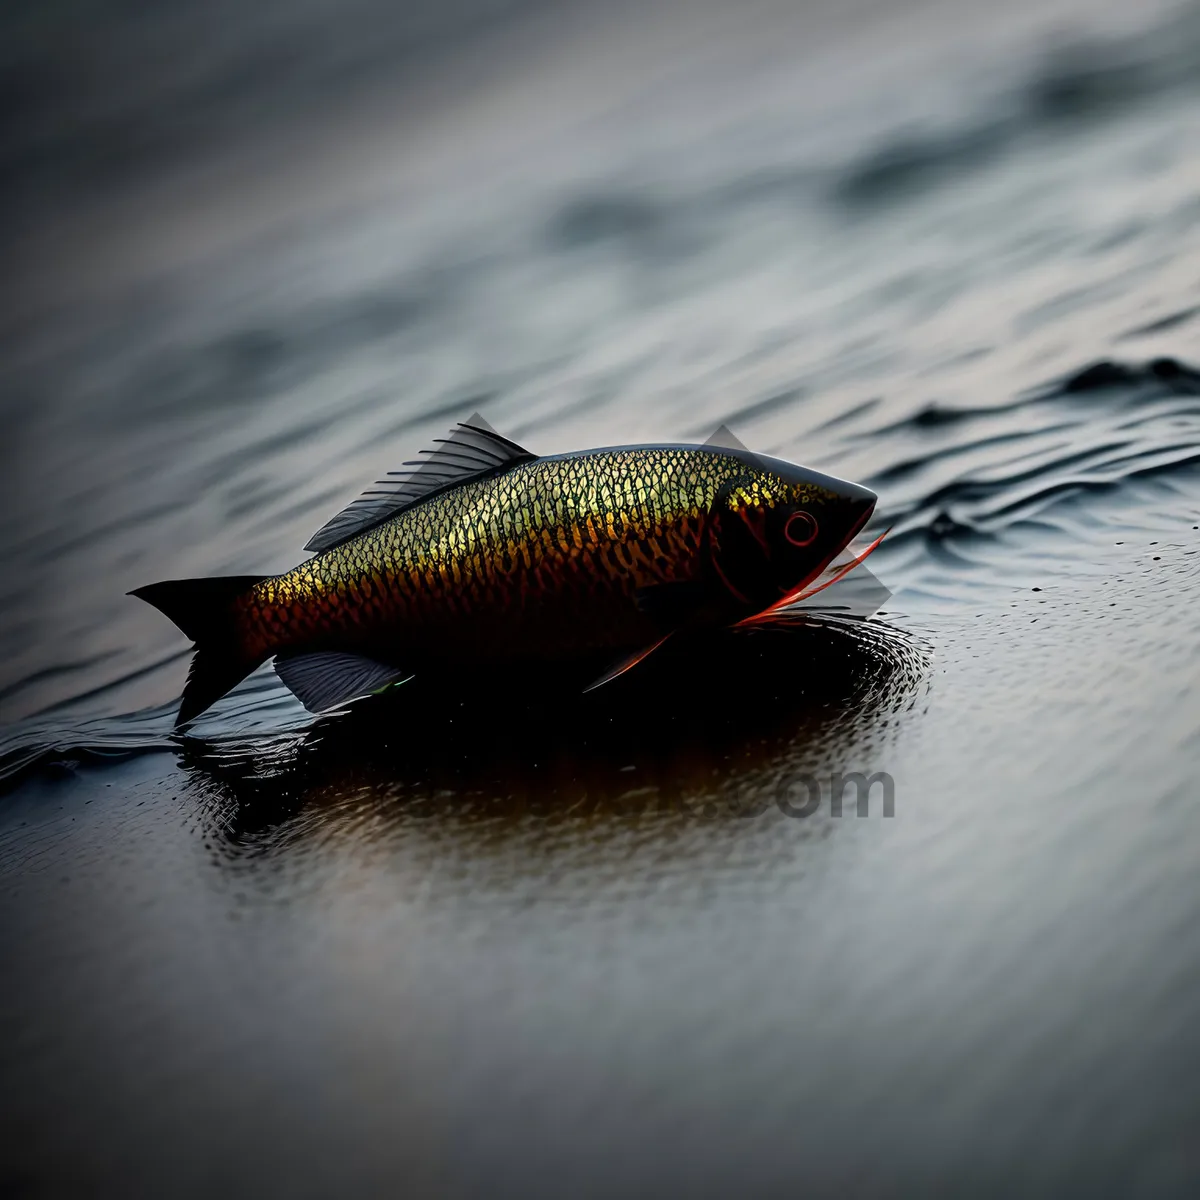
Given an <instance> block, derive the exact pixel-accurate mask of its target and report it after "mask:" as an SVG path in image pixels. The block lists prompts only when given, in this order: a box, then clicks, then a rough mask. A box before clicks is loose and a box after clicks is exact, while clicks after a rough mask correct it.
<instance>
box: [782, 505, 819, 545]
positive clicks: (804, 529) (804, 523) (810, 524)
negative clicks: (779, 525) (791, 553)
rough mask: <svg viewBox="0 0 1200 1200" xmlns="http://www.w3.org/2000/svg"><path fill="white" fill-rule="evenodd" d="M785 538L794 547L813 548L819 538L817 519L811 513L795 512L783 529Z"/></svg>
mask: <svg viewBox="0 0 1200 1200" xmlns="http://www.w3.org/2000/svg"><path fill="white" fill-rule="evenodd" d="M783 536H784V537H785V538H787V540H788V541H789V542H791V543H792V545H793V546H811V545H812V543H813V541H814V540H815V539H816V536H817V519H816V517H814V516H813V515H812V514H811V513H806V512H794V513H792V515H791V516H790V517H788V519H787V524H786V525H785V526H784V527H783Z"/></svg>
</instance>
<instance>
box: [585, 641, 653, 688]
mask: <svg viewBox="0 0 1200 1200" xmlns="http://www.w3.org/2000/svg"><path fill="white" fill-rule="evenodd" d="M670 636H671V635H670V634H669V633H668V634H666V635H665V636H664V637H660V638H659V639H658V641H657V642H652V643H651V644H650V645H649V646H645V647H643V648H642V649H641V650H638V651H636V652H635V653H633V654H629V655H626V657H624V658H623V659H621V660H620V662H618V663H615V664H614V665H613V666H612V667H611V668H610V669H609V670H607V671H605V672H604V674H603V675H601V676H600V678H599V679H596V680H593V681H592V682H591V683H589V684H588V685H587V687H585V688H584V689H583V690H584V692H594V691H595V690H596V689H597V688H598V687H603V686H604V685H605V684H606V683H611V682H612V681H613V680H614V679H616V678H617V676H618V675H624V674H625V672H626V671H630V670H632V669H633V668H634V667H636V666H637V665H638V663H640V662H641V661H642V659H644V658H648V657H649V656H650V655H651V654H653V653H654V651H655V650H657V649H658V648H659V646H661V645H662V644H663V642H665V641H666V640H667V638H669V637H670Z"/></svg>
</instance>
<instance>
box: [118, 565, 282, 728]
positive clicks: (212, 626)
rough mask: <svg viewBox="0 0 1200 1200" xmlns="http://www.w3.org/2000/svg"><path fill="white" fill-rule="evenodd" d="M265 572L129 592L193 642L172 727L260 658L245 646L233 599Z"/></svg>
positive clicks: (224, 689) (184, 581)
mask: <svg viewBox="0 0 1200 1200" xmlns="http://www.w3.org/2000/svg"><path fill="white" fill-rule="evenodd" d="M265 578H267V576H264V575H227V576H222V577H218V578H215V579H168V580H165V581H164V582H162V583H150V584H147V585H146V586H145V587H140V588H136V589H134V591H132V592H130V593H129V594H130V595H131V596H137V598H138V599H139V600H145V601H146V603H147V604H152V605H154V607H155V608H157V609H158V611H159V612H161V613H162V614H163V615H164V616H166V617H169V618H170V619H171V620H172V621H174V622H175V624H176V625H178V626H179V628H180V629H182V630H183V632H184V633H186V634H187V636H188V637H190V638H191V639H192V641H193V642H195V643H196V650H195V654H194V655H193V656H192V666H191V669H190V670H189V671H188V677H187V684H186V685H185V686H184V689H183V701H182V703H181V704H180V705H179V715H178V716H177V717H176V718H175V728H176V729H178V728H179V726H181V725H186V724H187V723H188V722H189V721H191V720H194V719H195V718H196V717H198V716H199V715H200V714H201V713H202V712H203V711H204V710H205V709H206V708H208V707H209V705H210V704H214V703H215V702H216V701H217V700H219V699H220V698H221V697H222V696H223V695H225V693H226V692H228V691H229V690H230V689H231V688H233V687H235V686H236V685H237V684H239V683H241V681H242V680H243V679H245V677H246V676H247V675H249V674H250V672H251V671H253V670H254V668H255V667H257V666H258V665H259V663H260V662H262V661H263V658H262V657H261V656H259V657H255V656H254V655H253V654H252V653H251V652H249V651H247V650H246V649H245V648H244V646H243V640H242V638H241V636H240V635H239V631H238V621H237V611H236V601H237V600H238V598H239V597H241V596H242V595H244V594H245V593H246V592H248V591H249V590H250V589H251V588H252V587H253V586H254V585H255V584H256V583H260V582H261V581H262V580H263V579H265Z"/></svg>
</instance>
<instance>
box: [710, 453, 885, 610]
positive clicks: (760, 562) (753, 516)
mask: <svg viewBox="0 0 1200 1200" xmlns="http://www.w3.org/2000/svg"><path fill="white" fill-rule="evenodd" d="M876 499H877V497H876V495H875V493H874V492H872V491H871V490H870V489H868V488H865V487H861V486H859V485H858V484H856V483H850V482H848V481H847V480H844V479H836V478H834V477H833V476H832V475H823V474H821V473H820V472H818V471H813V470H810V469H809V468H807V467H801V466H797V465H796V464H795V463H789V462H785V461H784V460H782V459H777V458H768V457H765V456H763V455H755V456H754V461H753V465H752V467H751V468H750V470H749V471H748V472H747V474H746V476H745V477H743V478H742V479H739V480H736V481H734V482H733V483H732V484H730V485H728V486H727V487H726V488H724V489H722V491H721V493H720V494H719V495H718V497H717V501H716V504H715V505H714V509H713V513H712V518H713V521H712V527H713V533H712V540H711V543H710V553H711V556H712V562H713V565H714V567H715V568H716V574H717V576H718V578H719V579H720V581H721V583H722V584H724V586H725V587H726V588H727V589H728V590H729V591H730V592H731V593H732V594H733V595H734V597H735V599H737V600H739V601H743V602H744V603H745V605H746V606H748V607H749V608H751V609H758V608H762V607H765V606H767V605H772V604H776V603H778V602H779V601H780V600H781V598H783V597H786V596H788V595H790V594H792V593H794V592H797V591H799V590H800V589H801V588H803V587H804V586H806V585H807V584H808V583H809V582H811V581H812V580H813V579H815V578H816V577H817V576H818V575H820V573H821V572H822V571H823V570H824V569H825V568H826V567H827V566H828V565H829V564H830V563H831V562H832V561H833V559H834V558H836V557H837V555H838V554H839V553H840V552H841V551H842V550H843V549H845V547H846V546H847V545H848V544H849V542H850V541H851V540H852V539H853V538H854V537H855V535H856V534H857V533H858V532H859V530H860V529H862V527H863V526H864V525H865V524H866V523H867V520H868V519H869V518H870V516H871V513H872V512H874V510H875V502H876Z"/></svg>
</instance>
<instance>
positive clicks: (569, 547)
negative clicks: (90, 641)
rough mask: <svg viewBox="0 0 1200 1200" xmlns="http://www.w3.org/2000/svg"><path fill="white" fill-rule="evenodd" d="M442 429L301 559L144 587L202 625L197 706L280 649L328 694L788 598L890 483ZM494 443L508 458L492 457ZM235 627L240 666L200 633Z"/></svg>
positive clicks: (538, 655) (610, 645)
mask: <svg viewBox="0 0 1200 1200" xmlns="http://www.w3.org/2000/svg"><path fill="white" fill-rule="evenodd" d="M474 420H477V418H476V419H474ZM489 438H495V439H496V441H495V442H492V441H489V440H487V439H489ZM444 446H445V447H446V449H443V450H437V451H434V453H433V457H432V458H431V459H430V460H427V461H426V462H424V463H422V464H420V465H419V466H418V468H417V470H416V471H414V472H410V473H409V475H408V476H407V478H406V480H405V482H404V483H403V484H402V485H399V486H400V489H401V490H400V491H399V492H397V491H396V490H395V489H396V487H397V485H394V484H393V485H389V484H388V481H384V484H381V485H380V487H379V488H377V489H375V490H374V491H371V492H368V493H367V495H366V496H365V497H363V498H362V500H360V501H358V502H356V504H357V505H358V506H359V508H358V509H357V510H356V509H355V506H353V505H352V506H351V508H350V509H348V510H346V513H343V514H339V517H337V518H335V519H334V522H331V523H330V526H331V527H333V530H332V532H331V533H329V534H326V533H325V531H322V534H320V535H318V536H317V537H316V538H314V541H313V542H310V546H311V545H313V544H314V543H316V544H317V545H318V546H320V547H321V548H319V549H318V552H317V553H316V554H315V555H314V556H313V557H312V558H309V559H307V560H306V561H304V562H302V563H301V564H299V565H298V566H296V567H295V568H293V569H292V570H291V571H288V572H286V573H284V574H282V575H278V576H273V577H268V578H261V579H257V578H246V577H241V578H239V579H237V580H235V581H230V582H229V584H228V587H227V588H226V589H225V592H224V595H223V596H222V595H218V594H217V593H218V591H219V585H220V583H221V581H175V582H171V583H166V584H156V585H151V586H150V587H149V588H145V589H140V590H139V591H138V592H137V593H135V594H137V595H140V596H142V597H143V598H144V599H147V600H149V601H150V602H151V603H153V604H156V605H157V606H158V607H160V608H162V609H163V611H164V612H166V613H167V615H168V616H171V617H172V619H175V620H176V622H177V623H178V624H180V626H181V627H182V628H183V629H184V631H185V632H187V633H189V634H191V635H192V636H193V638H194V639H195V640H196V641H197V648H198V649H197V656H196V659H195V663H194V666H193V672H192V677H191V678H190V679H189V685H188V690H187V691H185V696H184V703H183V706H182V708H181V712H180V721H181V722H183V721H186V720H189V719H191V717H192V716H194V715H196V714H197V713H198V712H199V711H202V710H203V708H204V707H207V705H208V704H209V703H212V701H213V700H215V699H216V698H217V697H218V696H219V695H220V694H222V693H223V692H224V691H225V690H228V687H230V686H232V683H229V682H228V680H229V679H230V678H231V677H232V676H233V675H234V674H235V672H236V673H237V674H236V678H234V679H233V682H234V683H236V682H237V679H240V678H241V677H242V675H244V674H246V673H248V671H249V670H252V669H253V667H254V666H257V665H258V664H259V663H261V662H264V661H265V660H266V659H268V658H270V657H271V656H275V657H276V667H277V670H278V671H279V673H280V675H281V677H282V678H283V679H284V682H285V683H287V684H288V685H289V686H290V687H292V688H293V690H294V691H296V693H297V694H298V695H299V696H300V698H301V699H302V700H303V701H305V703H308V704H309V705H310V707H314V708H321V707H326V706H328V705H329V703H330V702H338V701H339V700H341V699H343V698H349V696H348V695H346V694H345V693H346V692H348V691H354V690H355V688H358V689H359V690H358V691H357V693H356V694H362V689H364V688H366V690H373V689H371V688H369V687H367V685H368V684H372V683H374V684H376V685H377V686H378V685H380V684H381V683H382V682H387V681H388V679H389V678H399V677H402V676H403V675H407V674H409V673H411V672H412V671H414V670H416V671H418V672H419V671H420V670H421V669H422V668H423V667H424V666H426V665H428V664H431V663H463V662H467V663H472V664H475V665H479V664H484V663H491V664H496V665H498V666H499V665H505V664H513V663H536V662H538V661H554V660H559V659H563V658H567V657H572V656H580V655H587V654H596V653H600V652H611V653H612V654H613V655H618V654H621V653H625V654H629V653H632V654H634V655H635V656H636V655H637V654H638V653H639V651H641V650H644V649H646V648H648V647H653V646H654V645H656V644H658V643H659V642H660V641H661V640H663V639H664V638H665V637H667V636H669V635H670V634H671V633H673V632H676V631H678V630H681V629H688V628H703V627H719V626H721V625H728V624H733V623H736V622H737V621H739V620H743V619H745V618H747V617H751V616H753V614H755V613H756V612H760V611H762V610H763V609H765V608H767V607H769V606H771V605H772V604H775V603H776V602H778V601H779V600H780V598H781V597H783V596H785V595H787V594H788V593H789V592H790V591H794V590H795V589H796V588H797V587H798V586H800V585H802V584H803V583H805V582H807V581H808V580H809V579H811V578H813V577H814V576H815V575H816V574H818V573H819V572H820V571H821V570H822V569H823V568H824V567H825V566H826V565H827V564H828V563H829V562H830V560H832V558H833V557H834V556H835V555H836V554H837V553H838V552H839V551H840V550H841V549H842V548H843V547H844V546H845V545H846V543H847V542H848V541H849V540H850V538H851V537H853V535H854V534H855V533H856V532H857V531H858V529H860V528H861V526H862V525H863V524H864V523H865V521H866V520H867V518H868V517H869V515H870V513H871V510H872V509H873V507H874V502H875V497H874V495H873V494H872V493H871V492H869V491H867V489H865V488H859V487H857V486H856V485H854V484H849V483H845V482H843V481H840V480H835V479H832V478H830V477H828V476H824V475H819V474H817V473H816V472H812V471H808V470H806V469H805V468H801V467H797V466H795V465H794V464H790V463H785V462H782V461H781V460H777V459H770V458H766V457H763V456H759V455H753V454H751V453H750V452H749V451H746V450H744V449H741V448H736V447H724V446H713V445H646V446H622V447H609V448H602V449H597V450H588V451H583V452H579V453H574V454H562V455H555V456H548V457H534V456H533V455H530V454H529V453H528V452H526V451H524V450H522V449H521V448H520V447H517V446H516V445H515V444H514V443H511V442H508V441H507V439H501V438H499V437H498V435H495V434H493V433H492V431H490V430H488V429H486V427H483V426H477V425H475V424H468V425H464V426H460V427H459V431H458V440H456V439H455V437H454V435H452V437H451V439H450V440H449V441H447V442H446V443H444ZM463 447H466V448H465V449H464V448H463ZM488 451H492V452H494V453H495V454H496V455H497V456H507V457H504V458H503V461H502V462H499V463H490V464H489V461H488ZM439 455H440V456H441V457H439ZM447 455H450V456H454V455H457V458H458V461H453V459H452V458H448V457H447ZM480 463H484V467H483V468H481V467H480ZM431 466H432V467H435V468H436V469H435V470H433V471H430V467H431ZM414 478H415V479H416V484H415V485H414V484H413V483H412V480H413V479H414ZM389 486H390V487H391V488H392V490H390V491H389ZM403 488H408V491H403ZM414 493H415V496H414ZM347 514H349V516H347ZM339 523H340V524H339ZM327 528H330V527H327ZM326 542H329V543H331V544H325V543H326ZM196 589H199V590H196ZM185 599H186V600H187V604H186V605H181V602H182V601H184V600H185ZM198 606H199V609H204V610H205V611H204V612H201V611H199V609H198ZM209 607H212V608H215V609H216V610H219V612H220V620H219V629H214V628H212V622H211V616H212V613H210V612H208V611H207V610H208V609H209ZM183 608H187V609H189V611H188V612H187V613H184V612H183V611H182V609H183ZM189 626H191V627H190V628H189ZM197 635H200V636H197ZM218 639H219V644H220V646H221V647H222V655H221V658H222V660H223V661H224V664H225V666H224V669H223V670H222V671H220V672H214V671H213V670H211V669H209V670H206V669H205V666H204V661H203V658H202V652H203V650H204V647H205V644H206V643H209V644H212V645H216V644H217V642H218ZM210 661H211V662H212V663H213V664H214V665H215V663H216V662H217V659H216V658H211V659H210ZM247 664H248V665H247ZM364 664H366V665H365V666H364ZM372 665H373V666H374V667H375V669H374V670H371V669H370V668H371V666H372ZM206 675H207V676H208V678H207V679H205V678H203V677H204V676H206ZM198 680H199V682H197V681H198ZM217 688H220V690H219V691H217V690H216V689H217ZM214 692H215V694H214ZM189 693H190V694H189ZM197 706H199V707H197Z"/></svg>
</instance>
